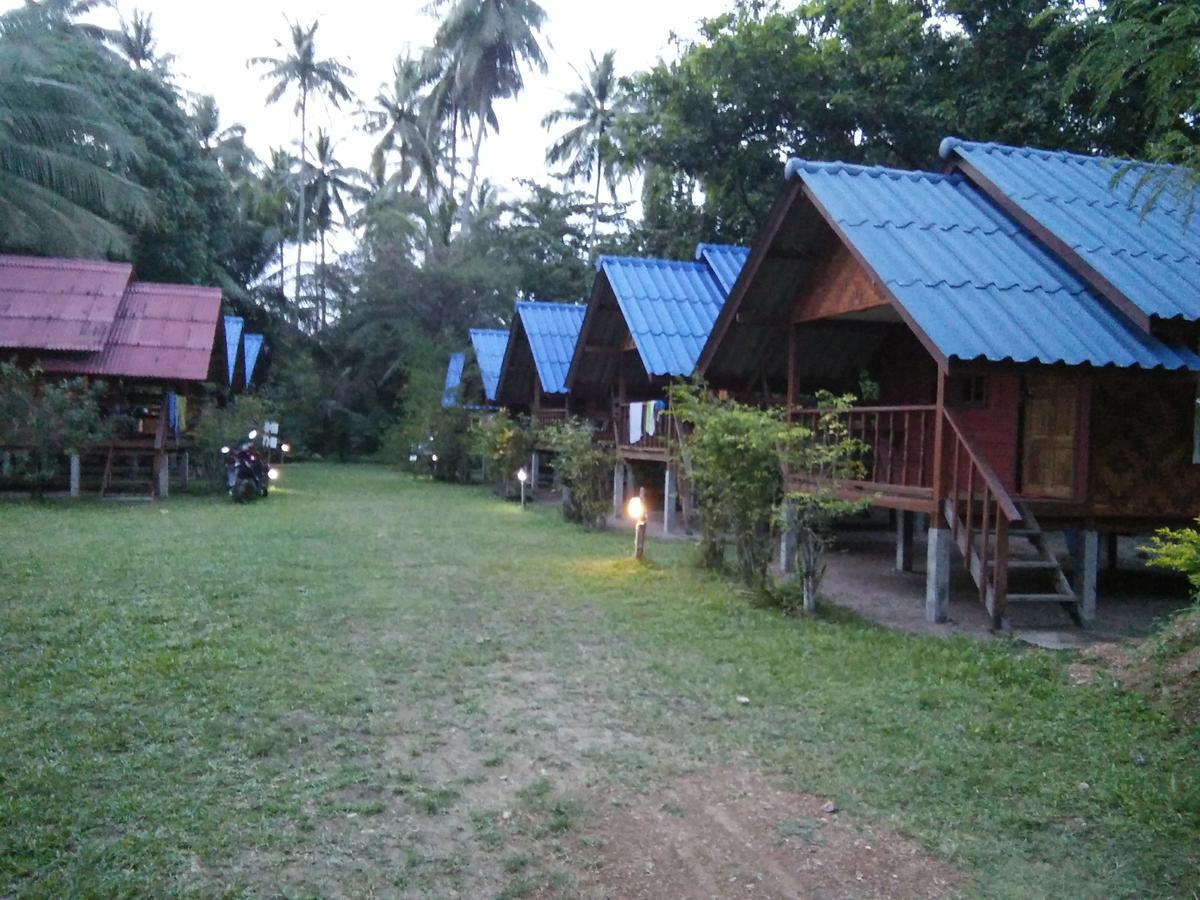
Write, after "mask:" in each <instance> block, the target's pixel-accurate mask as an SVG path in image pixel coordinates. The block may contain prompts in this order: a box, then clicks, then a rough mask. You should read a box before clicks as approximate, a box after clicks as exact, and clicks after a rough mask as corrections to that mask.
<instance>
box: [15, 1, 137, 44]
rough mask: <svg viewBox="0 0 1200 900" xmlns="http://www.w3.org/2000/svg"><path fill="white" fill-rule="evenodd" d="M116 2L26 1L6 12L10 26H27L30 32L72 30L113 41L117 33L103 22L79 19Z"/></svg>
mask: <svg viewBox="0 0 1200 900" xmlns="http://www.w3.org/2000/svg"><path fill="white" fill-rule="evenodd" d="M112 5H113V0H25V5H24V6H22V7H20V8H19V9H14V10H12V11H11V12H8V13H5V14H4V18H5V19H6V20H7V21H6V24H7V25H13V26H16V27H19V28H22V29H25V30H27V32H34V31H44V32H45V31H49V32H58V33H60V34H61V33H68V32H70V33H73V34H79V35H83V36H84V37H88V38H91V39H92V40H96V41H101V42H104V43H109V42H112V41H113V40H114V39H115V37H116V35H115V34H114V33H113V32H111V31H109V30H108V29H107V28H102V27H100V26H99V25H93V24H90V23H86V22H79V21H78V19H79V17H80V16H85V15H87V14H88V13H90V12H94V11H96V10H98V9H107V8H109V7H111V6H112Z"/></svg>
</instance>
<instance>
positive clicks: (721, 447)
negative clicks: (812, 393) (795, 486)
mask: <svg viewBox="0 0 1200 900" xmlns="http://www.w3.org/2000/svg"><path fill="white" fill-rule="evenodd" d="M670 396H671V413H672V415H674V416H675V417H676V418H677V419H679V420H680V421H681V422H684V423H686V424H688V425H690V426H691V429H692V432H691V435H690V436H689V437H688V438H687V440H686V442H685V443H684V445H683V447H682V448H681V452H682V455H683V460H682V462H683V465H684V468H685V470H686V471H687V473H688V477H689V478H690V479H691V483H692V487H693V488H694V490H695V491H696V497H697V500H698V512H699V517H700V526H701V557H702V561H703V564H704V565H705V566H708V567H710V568H719V567H723V566H724V564H725V554H726V548H727V546H728V545H729V544H732V545H733V548H734V554H735V559H736V573H737V575H738V578H739V579H740V580H741V581H742V582H743V583H744V584H746V585H749V586H751V587H759V588H761V587H765V585H766V578H767V566H768V565H769V563H770V560H771V543H772V542H771V534H772V524H773V522H774V521H775V516H776V509H777V507H778V505H779V502H780V500H781V498H782V495H783V478H782V475H781V472H780V469H779V451H778V448H779V445H780V443H781V442H782V440H783V436H784V432H785V431H786V429H787V425H786V423H785V422H784V419H783V413H782V410H780V409H759V408H757V407H753V406H746V405H745V404H741V403H737V402H735V401H732V400H719V399H716V398H715V397H713V396H711V395H710V394H709V392H708V391H707V390H706V389H705V388H704V386H703V385H700V384H680V385H675V386H673V387H672V388H671V390H670Z"/></svg>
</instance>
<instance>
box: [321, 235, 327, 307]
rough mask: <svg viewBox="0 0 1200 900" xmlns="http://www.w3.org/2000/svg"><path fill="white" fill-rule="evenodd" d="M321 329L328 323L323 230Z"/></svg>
mask: <svg viewBox="0 0 1200 900" xmlns="http://www.w3.org/2000/svg"><path fill="white" fill-rule="evenodd" d="M320 284H321V327H322V328H324V327H325V323H326V322H327V321H328V319H327V315H328V304H327V303H326V301H325V229H324V228H322V229H321V281H320Z"/></svg>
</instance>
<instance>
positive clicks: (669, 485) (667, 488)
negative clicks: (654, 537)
mask: <svg viewBox="0 0 1200 900" xmlns="http://www.w3.org/2000/svg"><path fill="white" fill-rule="evenodd" d="M677 493H678V489H677V486H676V483H675V470H674V469H673V468H672V467H671V464H670V463H668V464H667V474H666V476H665V477H664V478H663V534H670V533H671V523H672V522H673V521H674V520H675V495H676V494H677Z"/></svg>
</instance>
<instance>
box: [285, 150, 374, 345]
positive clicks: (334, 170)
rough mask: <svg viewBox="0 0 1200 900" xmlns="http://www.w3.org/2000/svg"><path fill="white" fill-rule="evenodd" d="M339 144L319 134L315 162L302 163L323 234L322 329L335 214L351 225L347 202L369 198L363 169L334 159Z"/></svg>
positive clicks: (320, 285) (302, 177)
mask: <svg viewBox="0 0 1200 900" xmlns="http://www.w3.org/2000/svg"><path fill="white" fill-rule="evenodd" d="M335 149H336V144H335V143H334V142H333V141H332V140H330V138H329V135H328V134H326V133H325V132H324V131H323V130H322V131H318V132H317V141H316V145H315V147H314V154H313V157H314V161H313V162H312V163H302V164H301V175H300V177H301V179H302V181H301V183H302V184H306V185H308V186H309V187H311V188H312V212H313V218H314V221H315V223H316V226H317V231H318V232H320V235H321V265H320V268H319V269H318V272H319V273H320V274H319V276H318V277H319V281H318V285H319V290H320V317H321V326H322V327H324V326H325V324H326V322H327V320H328V315H327V313H328V310H327V301H326V296H325V273H326V263H325V247H326V240H325V239H326V236H327V235H328V233H329V231H330V230H331V229H333V228H334V227H335V223H334V221H333V214H334V212H335V211H336V212H337V213H338V214H339V215H340V216H341V219H342V222H343V224H349V222H350V215H349V213H348V212H347V211H346V201H347V200H364V199H366V197H367V195H368V193H369V192H368V190H367V187H366V183H367V180H368V179H367V173H366V172H363V171H362V170H361V169H353V168H349V167H347V166H343V165H342V164H341V163H340V162H338V160H337V158H336V157H335V156H334V150H335Z"/></svg>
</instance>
